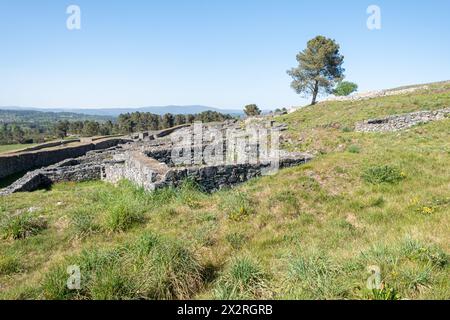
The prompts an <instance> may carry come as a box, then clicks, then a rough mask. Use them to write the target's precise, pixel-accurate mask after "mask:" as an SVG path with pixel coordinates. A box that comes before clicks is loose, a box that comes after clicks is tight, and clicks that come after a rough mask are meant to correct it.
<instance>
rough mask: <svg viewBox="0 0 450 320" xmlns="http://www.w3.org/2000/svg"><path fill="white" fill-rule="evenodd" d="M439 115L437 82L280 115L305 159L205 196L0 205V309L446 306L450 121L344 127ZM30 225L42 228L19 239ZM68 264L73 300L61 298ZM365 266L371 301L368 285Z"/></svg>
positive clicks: (95, 188)
mask: <svg viewBox="0 0 450 320" xmlns="http://www.w3.org/2000/svg"><path fill="white" fill-rule="evenodd" d="M449 105H450V85H448V84H440V85H432V86H431V87H430V89H428V90H422V91H419V92H416V93H414V94H409V95H405V96H392V97H385V98H380V99H374V100H368V101H363V102H332V103H325V104H319V105H317V106H315V107H307V108H305V109H303V110H300V111H297V112H295V113H293V114H290V115H286V116H282V117H281V118H280V119H281V120H282V121H284V122H286V123H287V124H288V125H289V130H288V132H286V133H284V134H285V138H286V141H287V143H286V145H285V147H286V148H288V149H290V150H296V151H302V150H303V151H304V150H308V151H310V152H311V153H314V154H315V155H316V157H315V159H314V160H313V161H311V162H310V163H308V164H306V165H303V166H299V167H294V168H289V169H286V170H282V171H280V172H279V173H278V174H276V175H274V176H267V177H262V178H258V179H254V180H252V181H249V182H248V183H245V184H243V185H241V186H239V187H236V188H234V189H231V190H223V191H220V192H217V193H214V194H205V193H203V192H202V191H201V190H199V189H198V188H197V187H196V186H195V185H194V184H193V183H191V182H186V183H185V184H184V185H183V186H182V187H181V188H179V189H173V188H167V189H163V190H158V191H157V192H154V193H146V192H144V191H142V190H140V189H137V188H135V187H133V186H132V185H130V184H129V183H125V182H123V183H120V184H119V185H118V186H112V185H109V184H106V183H103V182H100V181H97V182H86V183H63V184H57V185H55V186H54V187H53V188H52V189H51V190H40V191H36V192H33V193H24V194H14V195H10V196H7V197H2V198H0V220H1V221H7V222H8V223H6V224H4V226H7V227H4V228H3V229H2V230H3V231H2V234H3V237H2V238H1V239H0V252H1V253H2V254H1V258H0V286H1V288H2V291H1V292H0V298H5V299H41V298H46V299H141V298H145V299H174V298H175V299H178V298H181V299H184V298H190V299H205V298H215V299H217V298H225V299H241V298H242V299H259V298H262V299H448V298H449V297H450V280H449V279H450V264H449V252H450V235H449V232H448V230H450V137H449V131H448V128H449V127H450V119H445V120H442V121H438V122H432V123H428V124H425V125H420V126H417V127H414V128H411V129H409V130H407V131H401V132H395V133H357V132H354V131H353V129H352V128H353V126H354V123H355V122H356V121H360V120H364V119H367V118H376V117H382V116H385V115H389V114H397V113H404V112H410V111H417V110H425V109H438V108H444V107H448V106H449ZM345 128H348V129H345ZM349 129H350V130H349ZM32 207H34V208H36V210H35V211H34V212H33V213H29V215H30V216H29V217H30V220H27V219H28V218H26V219H25V218H24V219H25V221H23V222H20V223H19V222H18V221H14V220H11V219H14V217H15V215H17V213H19V212H21V213H27V212H28V210H29V208H32ZM33 219H44V220H45V222H46V228H42V229H39V230H38V232H29V231H28V232H27V231H26V230H29V226H30V222H33V221H34V220H33ZM32 225H33V223H31V226H32ZM16 226H18V227H16ZM14 230H19V231H14ZM31 230H34V229H33V228H31ZM14 234H16V235H19V236H14ZM23 234H25V235H26V236H25V237H23V236H20V235H23ZM73 264H78V265H80V267H81V273H82V289H81V290H79V291H70V290H67V288H66V286H65V283H66V281H67V278H68V276H69V275H68V274H67V267H68V266H70V265H73ZM371 266H377V267H379V269H380V272H381V274H380V280H381V285H382V287H381V288H380V289H375V290H370V289H369V288H368V287H367V280H368V278H369V277H370V276H371V273H370V272H369V270H368V268H369V267H371ZM83 279H84V280H83Z"/></svg>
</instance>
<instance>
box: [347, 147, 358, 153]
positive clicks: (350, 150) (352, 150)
mask: <svg viewBox="0 0 450 320" xmlns="http://www.w3.org/2000/svg"><path fill="white" fill-rule="evenodd" d="M347 150H348V152H350V153H360V152H361V148H360V147H359V146H357V145H351V146H349V147H348V149H347Z"/></svg>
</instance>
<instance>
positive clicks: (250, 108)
mask: <svg viewBox="0 0 450 320" xmlns="http://www.w3.org/2000/svg"><path fill="white" fill-rule="evenodd" d="M244 112H245V114H246V115H247V116H249V117H252V116H259V115H260V114H261V110H260V109H259V108H258V106H257V105H256V104H249V105H246V106H245V108H244Z"/></svg>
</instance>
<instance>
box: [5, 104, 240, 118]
mask: <svg viewBox="0 0 450 320" xmlns="http://www.w3.org/2000/svg"><path fill="white" fill-rule="evenodd" d="M1 109H3V110H20V111H23V110H32V111H41V112H53V113H55V112H58V113H59V112H64V113H72V114H84V115H91V116H107V117H117V116H119V115H120V114H122V113H128V112H151V113H154V114H159V115H163V114H166V113H172V114H196V113H201V112H204V111H217V112H220V113H223V114H230V115H242V114H243V111H242V110H237V109H236V110H234V109H219V108H214V107H207V106H200V105H192V106H155V107H142V108H106V109H101V108H96V109H82V108H69V109H62V108H56V109H49V108H22V107H0V110H1Z"/></svg>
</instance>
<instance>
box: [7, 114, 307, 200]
mask: <svg viewBox="0 0 450 320" xmlns="http://www.w3.org/2000/svg"><path fill="white" fill-rule="evenodd" d="M200 126H201V130H203V129H204V130H206V131H208V130H210V129H213V132H215V133H225V132H228V131H229V130H232V131H233V132H237V133H238V136H240V137H244V138H245V139H247V136H246V135H247V133H246V132H247V131H245V130H243V129H242V128H241V124H239V123H235V122H234V121H228V122H224V123H221V124H214V125H209V126H202V125H200ZM194 127H195V126H188V127H186V126H184V127H178V128H175V129H170V130H164V131H161V132H156V133H152V134H142V135H138V136H136V137H134V138H135V140H134V141H125V140H124V141H121V142H123V143H122V144H119V145H117V146H113V147H111V148H109V149H105V150H88V149H93V147H92V146H87V147H86V146H85V147H84V148H79V149H76V150H64V151H61V150H58V151H59V152H58V153H56V154H53V153H52V152H51V151H47V152H44V151H41V152H40V153H39V154H40V155H41V156H42V157H43V159H34V158H33V157H36V155H31V156H30V155H27V156H22V157H19V158H16V159H15V162H12V163H15V164H16V165H17V166H19V168H17V167H16V168H15V170H16V171H17V170H23V169H25V168H26V167H27V166H28V164H27V165H26V164H25V163H24V162H25V161H26V159H27V157H31V159H32V160H33V161H35V162H34V165H36V163H39V165H43V164H44V163H48V162H52V161H56V160H58V161H60V162H58V163H56V164H53V165H51V166H48V167H44V168H41V169H37V170H35V171H31V172H28V173H27V174H26V175H25V176H24V177H22V178H21V179H19V180H17V181H16V182H14V183H13V184H12V185H10V186H9V187H8V188H5V189H3V190H0V195H7V194H11V193H15V192H27V191H34V190H37V189H39V188H46V187H49V186H51V185H52V184H53V183H57V182H63V181H76V182H81V181H87V180H99V179H103V180H105V181H108V182H111V183H117V182H118V181H120V180H122V179H126V180H129V181H131V182H133V183H134V184H135V185H137V186H139V187H143V188H144V189H145V190H149V191H151V190H155V189H157V188H162V187H166V186H173V187H177V186H179V185H180V184H181V183H182V182H183V181H184V180H186V179H190V180H193V181H195V182H197V184H198V185H199V186H201V187H202V188H203V189H204V190H205V191H208V192H211V191H215V190H219V189H222V188H225V187H229V186H233V185H236V184H239V183H242V182H245V181H247V180H249V179H252V178H254V177H258V176H261V175H263V174H266V173H270V172H273V170H278V169H281V168H286V167H290V166H295V165H300V164H303V163H305V162H307V161H309V160H310V159H311V156H309V155H307V154H302V153H287V152H280V153H277V154H276V157H273V154H272V153H270V157H263V155H265V149H264V148H263V146H264V144H260V143H259V142H254V141H250V140H248V139H247V140H245V141H246V142H245V143H244V144H242V143H240V144H239V145H238V146H237V147H236V146H234V147H232V148H231V149H229V148H228V144H227V142H228V140H229V139H230V136H229V135H228V134H224V135H222V138H221V139H218V140H214V142H208V137H209V136H208V133H204V134H203V133H202V135H201V136H200V140H201V144H200V145H198V144H197V143H198V141H197V140H196V141H192V144H191V143H189V144H182V148H181V149H183V150H184V151H186V150H188V151H190V152H188V153H187V156H186V157H184V161H183V162H182V163H181V164H180V163H178V162H177V161H176V160H174V155H177V154H178V151H177V152H175V153H174V150H178V149H177V148H178V147H179V144H177V143H176V142H174V141H175V140H176V139H174V136H173V135H178V137H188V136H190V135H194V136H195V134H194V132H195V130H194ZM277 130H280V128H277ZM202 132H203V131H202ZM197 138H198V137H197ZM203 139H204V140H205V141H206V142H205V141H203ZM231 140H233V139H231ZM233 141H234V140H233ZM271 143H272V144H274V143H275V142H271ZM102 146H104V147H105V145H104V144H103V145H102ZM238 147H240V148H242V149H239V148H238ZM97 148H98V146H97V147H95V149H97ZM235 148H237V149H236V150H235ZM209 149H211V150H213V152H212V153H211V155H212V156H213V159H215V160H214V161H213V162H211V161H208V160H207V159H206V158H202V157H200V158H199V157H198V155H197V153H200V154H201V155H203V154H204V153H207V152H208V150H209ZM244 149H245V150H244ZM211 150H209V151H211ZM219 151H223V154H222V153H220V152H219ZM244 151H245V152H244ZM191 152H192V153H191ZM231 152H233V153H231ZM236 152H237V153H238V154H237V156H236V157H235V154H234V153H236ZM241 153H244V154H246V153H248V154H249V155H250V156H249V158H246V157H242V154H241ZM52 154H53V155H56V156H55V158H51V159H50V158H49V157H51V155H52ZM78 154H84V155H82V156H81V157H77V155H78ZM230 154H232V157H230ZM71 155H75V157H71ZM251 155H255V156H257V157H256V158H252V157H251ZM64 157H65V159H61V158H64ZM271 157H272V158H271ZM175 158H176V157H175ZM250 158H251V159H250ZM4 161H7V160H4ZM9 161H12V160H9ZM12 165H13V164H10V165H9V166H12ZM3 171H4V174H5V172H12V171H14V170H12V169H11V168H10V169H4V170H3Z"/></svg>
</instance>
